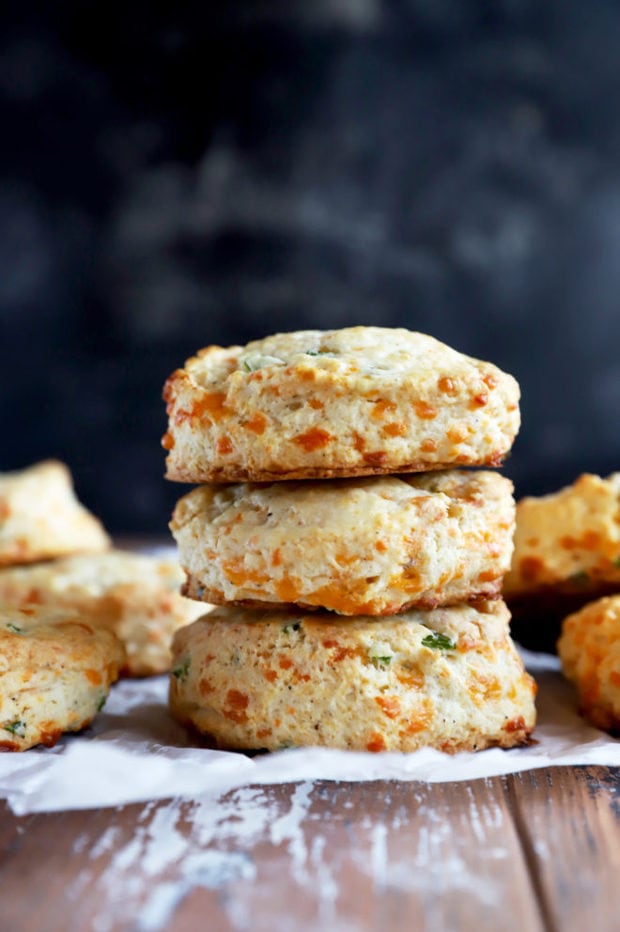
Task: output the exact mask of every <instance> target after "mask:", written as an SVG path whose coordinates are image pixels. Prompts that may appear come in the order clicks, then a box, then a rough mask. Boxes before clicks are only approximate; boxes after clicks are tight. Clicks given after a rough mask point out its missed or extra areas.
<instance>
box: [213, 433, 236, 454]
mask: <svg viewBox="0 0 620 932" xmlns="http://www.w3.org/2000/svg"><path fill="white" fill-rule="evenodd" d="M232 451H233V445H232V443H231V441H230V437H220V439H219V440H218V442H217V452H218V453H222V454H226V453H232Z"/></svg>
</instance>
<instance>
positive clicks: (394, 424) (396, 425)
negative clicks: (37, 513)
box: [382, 421, 407, 437]
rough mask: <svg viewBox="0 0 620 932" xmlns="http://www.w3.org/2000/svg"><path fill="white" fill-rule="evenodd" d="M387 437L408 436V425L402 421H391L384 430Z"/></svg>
mask: <svg viewBox="0 0 620 932" xmlns="http://www.w3.org/2000/svg"><path fill="white" fill-rule="evenodd" d="M382 433H383V434H385V435H386V436H387V437H406V435H407V425H406V424H403V422H402V421H390V423H389V424H386V425H385V427H384V428H383V430H382Z"/></svg>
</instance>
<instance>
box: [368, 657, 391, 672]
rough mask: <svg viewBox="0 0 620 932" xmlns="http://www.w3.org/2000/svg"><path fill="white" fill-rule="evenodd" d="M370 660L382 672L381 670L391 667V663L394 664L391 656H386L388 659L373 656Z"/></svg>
mask: <svg viewBox="0 0 620 932" xmlns="http://www.w3.org/2000/svg"><path fill="white" fill-rule="evenodd" d="M370 660H371V663H373V664H374V665H375V667H377V669H379V670H380V669H381V668H384V667H389V665H390V664H391V662H392V657H391V656H390V657H387V656H386V657H373V656H371V657H370Z"/></svg>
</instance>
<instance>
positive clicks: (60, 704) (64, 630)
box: [0, 607, 125, 751]
mask: <svg viewBox="0 0 620 932" xmlns="http://www.w3.org/2000/svg"><path fill="white" fill-rule="evenodd" d="M124 660H125V651H124V649H123V646H122V644H121V643H120V641H119V640H118V639H117V638H116V637H115V635H114V634H113V632H112V631H110V630H107V629H105V628H102V627H100V626H99V625H96V624H92V623H89V622H88V621H86V620H84V619H83V618H81V617H80V616H79V615H78V614H75V613H73V612H71V611H69V612H66V611H58V610H56V609H53V608H47V607H36V608H34V607H33V608H29V609H25V610H23V611H20V610H19V609H16V610H11V609H6V608H0V750H4V751H25V750H27V749H28V748H31V747H35V746H36V745H39V744H43V745H45V746H46V747H51V746H52V745H54V744H56V742H57V741H58V739H59V738H60V736H61V734H63V732H68V731H81V730H82V729H83V728H85V727H86V726H87V725H89V724H90V723H91V722H92V720H93V719H94V717H95V715H96V714H97V712H98V711H99V710H100V709H101V708H102V707H103V705H104V703H105V700H106V697H107V695H108V692H109V690H110V686H111V684H112V683H113V682H114V681H115V680H116V679H117V678H118V674H119V671H120V668H121V667H122V665H123V663H124Z"/></svg>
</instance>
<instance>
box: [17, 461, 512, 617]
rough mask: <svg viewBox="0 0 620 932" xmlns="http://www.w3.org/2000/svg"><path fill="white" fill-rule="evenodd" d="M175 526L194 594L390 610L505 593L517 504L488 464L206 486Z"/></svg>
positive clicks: (342, 609) (179, 511) (183, 505)
mask: <svg viewBox="0 0 620 932" xmlns="http://www.w3.org/2000/svg"><path fill="white" fill-rule="evenodd" d="M170 527H171V529H172V532H173V535H174V537H175V539H176V541H177V544H178V547H179V559H180V562H181V564H182V566H183V567H184V569H185V571H186V573H187V577H188V581H187V584H186V586H185V588H184V590H183V591H184V592H185V593H186V594H187V595H189V596H190V597H191V598H194V599H205V600H206V601H208V602H215V603H217V604H223V603H227V602H228V603H231V602H232V603H241V604H244V605H246V606H248V607H251V606H256V607H261V605H263V607H264V603H271V604H272V605H273V606H274V607H275V606H278V605H279V606H281V607H286V606H287V605H289V606H290V604H291V603H293V604H297V605H300V606H303V607H318V608H325V609H330V610H332V611H335V612H339V613H340V614H343V615H393V614H395V613H397V612H401V611H403V610H405V609H407V608H410V607H413V606H415V607H418V608H426V609H429V608H435V607H436V606H438V605H453V604H456V603H459V602H467V601H474V600H480V599H483V598H490V597H494V596H497V595H498V594H499V591H500V588H501V584H502V578H503V575H504V573H505V572H506V570H507V569H508V567H509V566H510V558H511V555H512V537H513V533H514V500H513V497H512V483H511V482H510V480H508V479H505V478H504V477H503V476H500V475H498V474H497V473H494V472H489V471H484V472H483V471H465V470H448V471H446V472H435V473H425V474H421V475H416V476H400V477H397V476H380V477H375V478H369V479H347V480H344V479H339V480H331V481H330V480H325V481H323V482H284V483H273V484H271V485H262V486H258V485H229V486H214V485H209V486H203V487H200V488H198V489H194V491H192V492H190V493H189V495H186V496H185V497H184V498H182V499H181V500H180V501H179V502H178V504H177V506H176V509H175V512H174V516H173V519H172V523H171V525H170ZM1 592H2V586H1V577H0V594H1Z"/></svg>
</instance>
